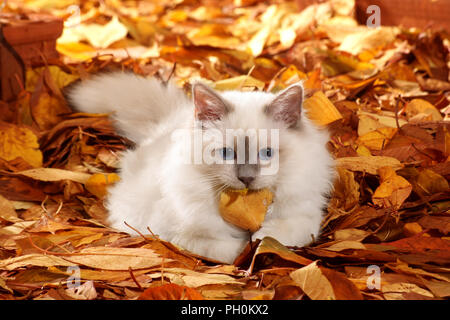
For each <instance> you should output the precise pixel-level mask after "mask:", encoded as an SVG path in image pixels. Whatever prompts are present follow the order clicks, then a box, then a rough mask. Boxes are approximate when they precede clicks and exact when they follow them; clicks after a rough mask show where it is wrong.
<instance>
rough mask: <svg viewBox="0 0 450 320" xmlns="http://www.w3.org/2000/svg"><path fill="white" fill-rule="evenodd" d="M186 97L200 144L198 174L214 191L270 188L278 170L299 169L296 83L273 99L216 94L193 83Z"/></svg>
mask: <svg viewBox="0 0 450 320" xmlns="http://www.w3.org/2000/svg"><path fill="white" fill-rule="evenodd" d="M192 93H193V101H194V105H195V119H196V129H197V130H199V131H200V132H201V133H202V139H203V140H202V146H203V149H202V152H203V157H204V158H203V160H204V161H203V163H202V166H201V168H202V170H204V172H205V174H206V175H207V176H208V179H209V180H210V181H212V183H213V184H215V186H216V187H218V188H223V187H229V188H233V189H243V188H249V189H263V188H274V187H275V186H276V184H277V182H278V180H279V179H280V170H281V171H283V170H284V172H285V173H286V172H287V171H288V170H289V169H288V168H292V169H290V170H293V168H294V167H297V166H298V165H301V161H300V160H301V159H298V157H299V153H300V152H307V150H299V149H298V148H302V143H301V139H302V133H301V131H302V127H303V125H302V117H303V113H302V103H303V97H304V90H303V86H302V85H301V83H296V84H294V85H291V86H290V87H288V88H286V89H285V90H283V91H281V92H279V93H278V94H272V93H267V92H260V91H253V92H239V91H225V92H217V91H215V90H213V89H211V88H209V87H208V86H206V85H205V84H203V83H195V84H194V85H193V91H192ZM304 138H305V137H303V139H304ZM205 157H206V159H205ZM297 160H298V162H297ZM294 163H295V165H294Z"/></svg>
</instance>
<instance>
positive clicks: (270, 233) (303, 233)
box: [252, 219, 318, 246]
mask: <svg viewBox="0 0 450 320" xmlns="http://www.w3.org/2000/svg"><path fill="white" fill-rule="evenodd" d="M302 222H303V223H302ZM315 229H318V227H317V228H315V226H313V225H308V224H305V223H304V221H298V220H297V219H276V220H275V219H274V220H271V221H267V223H265V224H263V226H262V228H261V229H259V230H258V231H256V232H255V233H254V234H253V235H252V239H253V240H256V239H260V240H262V239H264V238H265V237H272V238H274V239H276V240H278V241H279V242H281V243H282V244H283V245H285V246H304V245H307V244H309V243H311V242H312V240H313V239H317V234H318V232H317V231H315Z"/></svg>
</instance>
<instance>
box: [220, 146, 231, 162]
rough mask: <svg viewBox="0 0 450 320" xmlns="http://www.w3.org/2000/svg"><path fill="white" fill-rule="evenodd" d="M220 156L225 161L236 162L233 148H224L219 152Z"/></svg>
mask: <svg viewBox="0 0 450 320" xmlns="http://www.w3.org/2000/svg"><path fill="white" fill-rule="evenodd" d="M219 152H220V156H221V157H222V158H223V159H224V160H234V149H233V148H222V149H220V150H219Z"/></svg>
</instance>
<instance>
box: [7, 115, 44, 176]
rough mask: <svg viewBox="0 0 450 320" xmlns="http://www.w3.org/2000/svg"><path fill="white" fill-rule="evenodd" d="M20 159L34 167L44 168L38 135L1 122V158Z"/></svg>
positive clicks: (8, 159)
mask: <svg viewBox="0 0 450 320" xmlns="http://www.w3.org/2000/svg"><path fill="white" fill-rule="evenodd" d="M18 157H20V158H22V159H23V160H25V161H26V162H27V163H28V164H30V165H31V166H32V167H35V168H38V167H41V166H42V152H41V150H39V143H38V139H37V137H36V135H35V134H34V133H33V131H31V130H30V129H28V128H26V127H23V126H16V125H12V124H9V123H5V122H0V158H1V159H4V160H6V161H11V160H14V159H16V158H18Z"/></svg>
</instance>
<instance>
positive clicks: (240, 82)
mask: <svg viewBox="0 0 450 320" xmlns="http://www.w3.org/2000/svg"><path fill="white" fill-rule="evenodd" d="M264 85H265V84H264V82H262V81H259V80H258V79H255V78H253V77H251V76H247V75H242V76H237V77H233V78H229V79H225V80H220V81H217V82H215V83H214V85H213V87H214V89H216V90H242V89H244V88H253V89H254V88H258V90H262V89H264Z"/></svg>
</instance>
